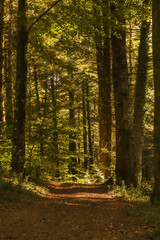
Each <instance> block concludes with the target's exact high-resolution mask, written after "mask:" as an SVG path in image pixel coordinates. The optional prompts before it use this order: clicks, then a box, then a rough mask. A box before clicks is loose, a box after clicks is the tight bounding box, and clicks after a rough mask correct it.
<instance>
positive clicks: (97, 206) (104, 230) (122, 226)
mask: <svg viewBox="0 0 160 240" xmlns="http://www.w3.org/2000/svg"><path fill="white" fill-rule="evenodd" d="M48 188H49V190H50V193H49V194H47V195H43V196H39V197H31V196H25V197H24V196H23V195H20V197H19V198H18V200H16V201H12V202H9V203H6V204H0V240H9V239H13V240H130V239H131V240H138V239H139V240H141V239H145V238H143V236H141V235H140V236H139V228H140V226H139V223H140V221H141V220H140V219H135V217H133V216H127V214H126V208H127V209H132V208H133V207H134V205H135V203H132V202H129V201H125V200H122V199H120V198H116V197H115V196H114V195H112V194H108V193H106V190H105V188H104V187H103V186H92V185H80V184H60V183H55V184H50V185H49V187H48ZM127 211H128V210H127Z"/></svg>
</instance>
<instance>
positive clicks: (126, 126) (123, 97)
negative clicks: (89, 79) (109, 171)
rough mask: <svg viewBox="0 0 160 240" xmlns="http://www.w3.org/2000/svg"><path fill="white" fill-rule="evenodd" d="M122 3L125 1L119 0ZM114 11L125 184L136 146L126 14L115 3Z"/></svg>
mask: <svg viewBox="0 0 160 240" xmlns="http://www.w3.org/2000/svg"><path fill="white" fill-rule="evenodd" d="M119 3H121V4H122V5H123V3H124V1H123V0H121V1H119ZM111 9H112V14H113V16H114V17H116V20H117V26H116V27H117V32H115V31H114V32H113V33H112V57H113V59H112V61H113V63H112V64H113V65H112V71H113V84H114V100H115V120H116V175H117V179H118V183H119V184H121V181H122V180H123V181H124V182H125V184H126V185H130V184H133V185H134V186H135V185H136V183H134V182H132V175H133V174H134V170H135V169H134V168H135V166H132V163H133V159H134V145H133V137H132V118H131V111H130V102H129V77H128V66H127V57H126V33H125V29H124V30H122V27H121V26H122V25H123V26H124V25H125V21H124V16H123V13H120V11H118V10H115V6H114V5H112V8H111Z"/></svg>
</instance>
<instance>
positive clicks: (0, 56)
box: [0, 0, 5, 133]
mask: <svg viewBox="0 0 160 240" xmlns="http://www.w3.org/2000/svg"><path fill="white" fill-rule="evenodd" d="M4 2H5V0H1V2H0V133H1V131H2V124H3V93H2V86H3V75H2V68H3V28H4V20H3V17H4Z"/></svg>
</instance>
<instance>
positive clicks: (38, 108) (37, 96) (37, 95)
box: [34, 65, 40, 111]
mask: <svg viewBox="0 0 160 240" xmlns="http://www.w3.org/2000/svg"><path fill="white" fill-rule="evenodd" d="M34 83H35V90H36V102H37V110H38V111H40V100H39V91H38V76H37V67H36V65H34Z"/></svg>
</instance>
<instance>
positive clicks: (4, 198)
mask: <svg viewBox="0 0 160 240" xmlns="http://www.w3.org/2000/svg"><path fill="white" fill-rule="evenodd" d="M46 193H48V191H47V189H46V188H45V187H42V186H39V185H37V184H35V183H33V182H28V181H23V182H22V181H19V180H18V179H16V178H12V179H9V178H6V179H0V203H3V202H10V201H14V200H16V199H18V198H19V196H20V195H26V194H27V195H30V196H36V195H43V194H46Z"/></svg>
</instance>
